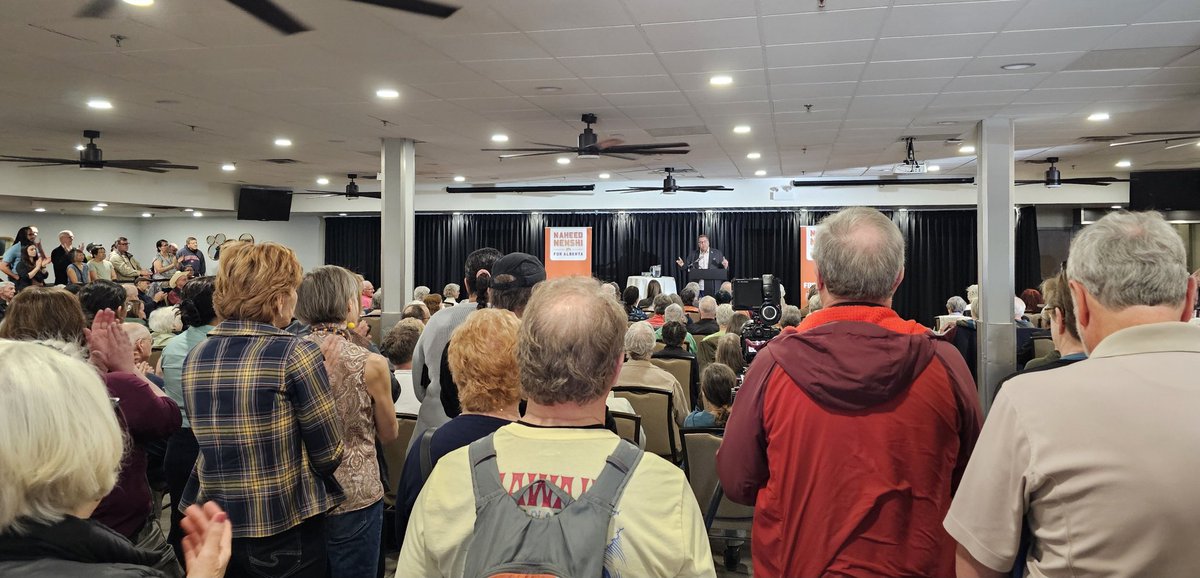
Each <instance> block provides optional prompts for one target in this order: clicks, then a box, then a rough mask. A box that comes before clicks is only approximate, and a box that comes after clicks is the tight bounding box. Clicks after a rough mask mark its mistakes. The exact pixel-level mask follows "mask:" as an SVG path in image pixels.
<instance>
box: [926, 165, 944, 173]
mask: <svg viewBox="0 0 1200 578" xmlns="http://www.w3.org/2000/svg"><path fill="white" fill-rule="evenodd" d="M925 170H927V171H929V172H931V173H936V172H938V171H940V170H942V167H940V166H938V165H929V166H928V167H927V168H926V169H925Z"/></svg>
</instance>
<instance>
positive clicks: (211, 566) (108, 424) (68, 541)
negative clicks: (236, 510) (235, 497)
mask: <svg viewBox="0 0 1200 578" xmlns="http://www.w3.org/2000/svg"><path fill="white" fill-rule="evenodd" d="M117 331H119V329H118V330H117ZM35 375H36V376H37V379H31V376H35ZM115 404H116V400H115V399H112V398H110V397H109V393H108V392H107V391H106V390H105V386H104V384H103V383H102V382H101V380H100V378H99V377H98V376H97V375H96V371H95V369H93V368H92V367H89V366H88V365H87V364H86V363H84V362H83V361H82V360H79V359H75V358H73V357H71V356H69V355H65V354H63V353H60V352H59V351H57V350H55V349H54V348H53V347H50V346H47V345H45V344H42V343H22V342H19V341H0V439H3V440H4V443H3V444H0V576H24V577H32V578H39V577H81V578H82V577H89V578H90V577H92V576H101V575H103V576H113V577H124V576H128V577H130V578H133V577H142V576H162V574H160V573H158V572H156V571H154V570H153V569H152V568H151V566H153V565H154V563H155V562H156V555H155V553H154V552H151V551H147V550H142V549H138V548H135V547H134V545H133V544H132V543H130V542H129V540H128V539H126V538H125V537H123V536H121V535H119V534H117V533H115V532H113V531H112V530H110V529H109V528H107V527H105V526H103V525H102V524H100V523H99V522H97V521H95V520H91V519H89V517H90V516H91V514H92V511H93V510H94V509H95V508H96V506H97V505H98V504H99V503H100V500H101V499H102V498H103V497H105V496H106V495H108V494H109V493H110V492H111V491H112V490H113V488H114V486H116V484H117V480H118V472H119V471H120V470H121V466H122V464H121V461H122V458H123V457H124V455H125V438H124V434H123V433H122V431H121V426H120V424H119V423H118V420H117V414H116V413H115V412H114V411H113V406H114V405H115ZM184 525H185V526H186V527H187V528H188V530H189V532H188V533H189V536H188V538H187V539H186V542H185V543H186V544H187V545H188V546H187V552H188V556H187V558H188V572H189V576H223V575H224V573H225V564H226V563H227V561H228V560H229V550H230V544H229V537H230V535H231V533H232V529H231V527H230V524H229V520H228V519H227V518H226V517H225V514H224V513H223V512H221V509H220V508H219V507H218V506H217V505H216V504H206V505H205V507H204V508H200V507H198V506H197V507H195V508H194V509H193V510H191V511H189V512H188V518H187V519H186V520H185V524H184Z"/></svg>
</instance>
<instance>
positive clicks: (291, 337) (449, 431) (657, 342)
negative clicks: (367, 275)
mask: <svg viewBox="0 0 1200 578" xmlns="http://www.w3.org/2000/svg"><path fill="white" fill-rule="evenodd" d="M17 239H18V241H17V243H15V244H14V247H13V249H10V250H9V251H8V252H7V253H6V254H5V255H4V260H3V262H2V263H0V272H3V273H4V274H5V275H7V276H8V277H9V281H8V282H6V283H3V284H0V318H2V319H3V321H2V322H0V360H2V361H0V412H2V417H0V434H2V435H3V436H4V439H5V441H6V443H5V444H3V445H2V446H0V576H34V577H39V576H67V577H72V576H98V575H106V576H108V575H111V576H126V575H128V576H189V577H200V576H222V575H228V576H281V577H282V576H299V577H305V576H335V577H342V576H347V577H374V576H381V575H382V574H383V572H384V557H385V555H386V554H387V553H388V551H389V550H395V549H396V547H398V549H399V553H398V560H397V561H396V571H395V575H396V576H397V577H409V576H455V577H457V576H464V575H470V576H477V575H495V574H498V573H503V572H518V573H524V574H554V575H562V576H568V575H569V576H576V575H609V576H715V569H714V560H713V554H712V546H711V544H710V542H709V536H708V531H707V529H706V524H705V520H704V516H703V515H702V514H701V512H702V508H701V504H704V505H706V506H707V504H708V502H709V500H710V499H711V498H712V496H697V495H695V494H694V493H693V489H692V486H691V485H690V484H689V481H688V479H687V476H686V475H685V473H684V469H683V468H681V464H680V463H679V461H680V460H679V459H678V458H677V457H676V456H675V455H673V453H665V454H664V453H663V452H658V453H655V452H653V451H650V450H649V449H643V446H645V444H646V441H645V439H644V436H638V435H634V436H632V438H631V437H630V436H629V435H627V433H619V432H622V430H621V429H620V428H619V427H618V425H617V421H616V419H615V415H617V414H620V415H625V414H627V413H628V412H630V411H632V406H630V405H629V401H628V399H629V398H628V397H626V396H625V395H624V394H625V392H627V391H639V392H642V391H651V392H660V393H661V394H662V395H664V396H666V397H667V398H669V399H670V403H669V407H668V408H667V410H666V416H667V417H666V418H665V419H666V422H663V423H656V422H652V421H651V420H652V419H655V417H654V416H650V415H642V416H641V418H642V420H643V421H642V424H643V427H644V428H645V429H646V431H647V432H650V431H658V430H656V429H655V428H657V427H660V426H662V427H665V429H664V430H662V431H665V432H669V435H673V436H677V437H676V439H675V441H676V444H675V445H678V442H679V441H680V440H679V437H680V434H681V431H682V432H686V431H688V430H689V428H704V431H714V430H713V429H712V428H716V430H715V431H721V432H723V441H722V443H721V446H720V449H719V450H718V451H717V453H716V456H715V459H716V466H715V472H709V474H711V475H715V476H717V477H719V479H720V481H721V488H722V491H723V492H724V494H725V496H726V497H727V498H728V499H730V500H732V501H735V502H738V503H742V504H746V505H750V506H753V508H754V519H753V529H752V531H751V534H750V540H751V542H752V548H751V551H752V564H753V572H754V574H755V575H758V576H824V575H838V576H953V575H958V576H987V577H996V576H1005V575H1009V574H1011V573H1013V572H1014V571H1015V572H1017V573H1018V574H1020V573H1021V572H1028V573H1029V574H1030V575H1036V576H1079V575H1147V576H1187V575H1191V574H1194V573H1195V571H1196V569H1197V568H1200V554H1198V553H1197V552H1196V549H1195V548H1194V546H1193V545H1194V544H1195V542H1196V540H1197V539H1200V530H1198V529H1197V527H1196V524H1195V523H1194V520H1195V519H1197V518H1198V517H1200V494H1198V493H1197V492H1195V490H1193V489H1190V488H1192V487H1193V485H1194V484H1193V483H1192V481H1191V480H1192V478H1193V476H1192V474H1200V460H1197V459H1195V458H1192V457H1190V456H1192V455H1194V453H1195V452H1193V451H1192V448H1193V446H1194V444H1195V442H1196V441H1197V439H1198V437H1200V432H1198V431H1197V430H1196V428H1195V427H1194V426H1193V422H1194V421H1195V420H1194V419H1193V418H1192V417H1191V415H1190V412H1189V410H1190V409H1191V408H1194V407H1196V404H1197V403H1198V402H1200V391H1197V390H1196V388H1195V387H1192V386H1191V383H1192V382H1191V381H1190V379H1189V378H1188V377H1187V375H1189V370H1190V368H1191V367H1192V366H1193V365H1194V364H1195V362H1196V361H1197V360H1200V357H1198V356H1197V354H1200V327H1197V326H1195V325H1193V324H1190V323H1188V321H1189V320H1190V319H1191V318H1192V313H1193V311H1194V308H1195V306H1196V300H1197V277H1196V276H1193V275H1189V274H1188V272H1187V267H1186V263H1187V255H1186V249H1185V247H1184V245H1183V243H1182V241H1181V240H1180V238H1179V236H1178V235H1177V234H1176V233H1175V232H1174V231H1173V230H1172V229H1171V227H1170V226H1169V225H1168V224H1167V223H1166V222H1165V221H1164V220H1163V219H1162V217H1161V216H1159V215H1157V214H1155V213H1129V212H1116V213H1113V214H1110V215H1108V216H1106V217H1104V218H1103V219H1101V220H1099V221H1098V222H1096V223H1095V224H1092V225H1090V226H1088V227H1086V228H1084V229H1083V230H1082V231H1081V232H1079V233H1078V234H1077V235H1076V237H1075V239H1074V241H1073V242H1072V245H1071V250H1070V251H1071V252H1070V258H1069V260H1068V264H1067V265H1066V266H1065V267H1064V269H1063V270H1062V271H1061V272H1060V273H1059V274H1058V275H1056V276H1054V277H1052V278H1050V279H1047V280H1046V281H1045V283H1044V284H1043V285H1042V286H1041V287H1040V289H1039V290H1030V291H1025V292H1023V293H1022V295H1021V297H1020V298H1017V299H1015V301H1014V313H1015V315H1014V317H1013V319H1011V320H1005V321H1006V322H1011V323H1012V324H1013V325H1021V323H1020V322H1021V321H1024V322H1026V323H1031V324H1039V321H1038V320H1039V319H1044V322H1045V325H1047V326H1048V333H1049V338H1050V339H1051V340H1052V342H1053V345H1054V350H1055V352H1054V354H1053V356H1046V357H1045V358H1039V359H1036V360H1034V361H1035V362H1037V363H1034V362H1030V364H1027V365H1025V366H1024V367H1023V368H1021V372H1019V373H1016V374H1014V375H1012V376H1010V377H1009V378H1007V379H1005V380H1004V382H1003V383H1002V386H1003V387H1002V388H1001V389H1000V392H999V395H998V396H997V397H996V398H995V401H994V404H993V405H992V408H991V411H990V413H989V414H988V415H987V416H986V419H985V416H984V414H983V411H982V404H981V401H980V396H979V389H978V388H977V384H976V379H975V377H974V376H973V375H972V372H971V371H970V369H969V368H968V365H967V363H966V360H965V359H964V357H963V354H962V353H961V352H960V351H959V349H956V348H955V347H954V346H953V345H952V344H951V343H950V341H949V340H948V337H947V334H945V333H941V332H937V331H933V330H931V329H930V328H928V327H926V326H924V325H922V324H921V323H918V322H917V321H913V320H906V319H903V318H901V317H900V316H899V315H898V314H897V313H896V312H895V311H894V310H893V309H892V307H891V301H892V296H893V294H894V293H895V291H896V289H897V287H899V285H900V284H901V283H902V282H903V280H904V274H905V267H906V263H905V262H904V253H905V247H904V239H903V237H902V235H901V233H900V231H899V229H898V228H897V227H896V225H895V224H894V223H893V222H892V221H891V220H890V219H888V218H886V217H885V216H883V215H882V214H881V213H880V212H878V211H876V210H874V209H868V208H849V209H845V210H842V211H840V212H838V213H835V214H833V215H831V216H829V217H827V218H826V219H825V220H824V221H822V223H821V227H820V228H819V229H818V231H817V233H816V238H815V240H814V247H813V259H814V261H815V262H816V265H817V272H818V280H817V283H816V284H815V285H814V286H813V288H812V289H810V290H809V292H808V293H807V294H805V295H804V296H803V299H801V305H802V307H796V306H788V305H785V306H783V307H782V310H781V315H780V318H779V320H778V323H777V330H778V336H776V337H774V338H772V339H770V341H769V342H768V343H767V344H766V345H765V346H761V347H758V348H757V351H756V355H754V356H753V357H752V359H751V360H750V361H747V360H748V359H749V356H748V355H747V349H746V343H747V341H748V339H746V338H744V335H743V334H744V332H746V333H745V335H751V333H749V331H750V330H749V329H747V327H748V326H755V327H758V326H761V325H762V324H763V322H762V320H761V319H759V318H757V316H756V312H754V311H738V310H736V309H735V308H734V307H733V305H732V303H731V301H732V299H731V295H730V292H729V289H728V288H727V287H721V288H719V289H718V290H716V291H715V292H714V294H712V295H703V293H704V291H703V290H702V288H701V287H700V286H698V285H688V286H685V287H684V288H683V289H682V290H681V291H680V292H679V293H678V294H667V293H664V292H663V291H662V287H661V286H660V285H659V284H658V283H657V282H651V283H650V284H649V286H648V287H647V288H646V291H645V295H643V294H642V291H641V290H639V289H638V288H637V287H627V288H625V289H623V290H622V289H621V288H620V287H619V286H613V285H612V284H602V283H600V282H599V281H597V280H594V279H589V278H584V277H566V278H557V279H547V275H546V270H545V268H544V266H543V265H542V263H541V261H540V260H538V258H537V257H535V256H533V255H528V254H524V253H508V254H503V253H501V252H500V251H498V250H496V249H492V248H481V249H479V250H476V251H474V252H472V253H471V254H470V255H469V256H468V257H467V259H466V262H465V263H464V264H463V277H462V280H461V283H451V284H447V285H445V286H444V287H443V290H442V292H441V293H435V292H431V291H430V290H429V288H427V287H418V288H417V289H416V291H414V293H413V295H412V300H411V301H410V302H407V303H404V304H399V303H397V304H394V305H390V306H389V307H388V308H387V309H386V311H388V312H391V311H395V312H397V313H399V315H396V316H394V317H397V318H398V321H395V322H394V323H393V324H392V325H391V326H390V327H387V328H380V329H379V331H380V334H379V335H371V334H370V331H371V330H372V329H371V328H372V326H373V325H374V326H376V327H378V322H380V321H382V320H384V319H387V320H389V321H393V316H389V315H383V316H379V315H380V313H382V312H383V311H384V308H383V302H382V299H383V290H377V289H376V288H375V287H374V286H373V285H372V284H371V283H370V282H369V281H367V280H364V279H363V278H362V277H361V276H358V275H356V274H355V273H353V272H351V271H349V270H347V269H345V268H342V267H338V266H333V265H327V266H322V267H317V268H314V269H312V270H309V271H307V272H306V271H304V270H303V268H302V267H301V265H300V262H299V260H298V259H297V258H296V255H295V254H294V253H293V252H292V251H291V250H290V249H288V248H287V247H284V246H282V245H278V244H275V243H269V242H267V243H257V244H255V243H249V242H241V241H237V242H231V243H229V244H227V245H226V246H224V247H223V248H222V254H221V261H220V267H219V268H218V270H217V272H216V274H215V275H208V274H206V273H208V271H207V270H206V266H205V265H206V264H205V259H204V255H203V253H202V252H199V251H197V249H196V246H195V239H190V238H189V239H188V240H187V241H186V242H185V243H184V247H183V248H179V247H177V246H175V245H174V244H172V243H170V242H167V241H165V240H163V241H159V243H158V244H157V245H156V254H155V256H154V258H153V260H152V261H151V262H150V267H149V268H143V267H142V266H141V264H140V262H139V261H138V260H137V259H135V258H134V257H133V255H131V254H130V250H129V244H128V240H126V239H124V238H121V239H117V240H116V242H114V243H113V244H112V245H111V246H110V247H109V248H107V249H106V248H105V247H96V246H90V247H87V248H86V249H85V248H84V247H82V246H75V245H74V235H73V234H72V233H71V231H62V232H61V234H60V235H59V246H58V247H56V248H55V249H54V250H53V251H51V252H50V253H49V254H45V252H44V251H43V248H42V246H41V243H40V241H39V238H38V230H37V228H36V227H23V228H22V229H21V231H19V232H18V235H17ZM85 251H86V252H85ZM89 254H90V256H91V260H88V259H87V255H89ZM50 274H53V279H52V280H51V278H50ZM389 294H391V295H393V297H391V298H393V299H396V298H399V297H401V296H399V295H397V294H395V293H393V292H392V291H389ZM946 306H947V312H948V314H949V315H951V316H961V317H963V318H964V323H965V320H967V319H969V320H972V321H973V320H977V319H979V317H980V313H981V310H982V308H981V306H980V301H979V293H978V288H977V287H975V286H972V287H970V288H968V290H967V299H963V298H960V297H954V298H951V299H950V300H949V301H948V302H947V304H946ZM964 314H965V315H964ZM1026 316H1028V317H1030V318H1033V321H1030V319H1026ZM670 368H680V371H681V372H682V373H683V374H686V375H684V376H683V377H680V375H681V374H680V373H676V372H675V371H674V370H670ZM615 394H620V395H615ZM397 414H411V415H413V416H415V425H414V429H413V433H412V434H411V436H410V437H408V438H407V439H400V435H401V434H400V431H401V430H400V427H399V424H398V421H397ZM660 417H661V416H660ZM405 435H408V434H407V433H406V434H405ZM639 437H640V438H641V439H639ZM397 445H398V447H400V448H402V450H403V451H402V452H401V454H402V455H403V460H402V461H403V464H394V463H392V464H389V463H387V462H388V460H389V459H390V458H386V455H387V454H386V452H385V451H384V448H385V447H392V446H397ZM647 447H648V446H647ZM672 447H674V445H673V446H672ZM389 466H393V467H389ZM389 470H395V471H397V472H400V476H399V479H391V478H389V474H388V472H389ZM689 475H697V472H695V471H691V470H689ZM389 488H390V489H389ZM389 492H391V493H394V499H393V498H392V497H390V496H389ZM163 504H166V506H165V508H166V509H167V510H169V519H170V522H169V525H168V527H163V525H162V524H161V522H160V520H161V519H162V517H163V516H162V515H161V509H162V508H161V507H162V506H163ZM1114 504H1116V505H1121V507H1118V508H1114ZM393 536H394V537H395V542H394V543H393V544H389V543H388V542H389V538H390V537H393Z"/></svg>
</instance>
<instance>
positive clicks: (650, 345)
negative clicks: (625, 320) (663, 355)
mask: <svg viewBox="0 0 1200 578" xmlns="http://www.w3.org/2000/svg"><path fill="white" fill-rule="evenodd" d="M654 341H655V340H654V328H653V327H651V326H650V324H649V323H646V322H645V321H639V322H637V323H634V324H633V325H630V326H629V329H627V330H625V344H624V345H625V353H627V354H629V358H630V359H641V360H647V359H650V356H651V355H652V354H653V353H654Z"/></svg>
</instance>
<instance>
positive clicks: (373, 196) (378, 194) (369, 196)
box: [358, 191, 383, 199]
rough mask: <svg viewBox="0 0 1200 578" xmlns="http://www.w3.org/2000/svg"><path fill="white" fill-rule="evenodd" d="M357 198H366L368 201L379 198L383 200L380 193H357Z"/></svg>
mask: <svg viewBox="0 0 1200 578" xmlns="http://www.w3.org/2000/svg"><path fill="white" fill-rule="evenodd" d="M358 196H360V197H367V198H369V199H380V198H383V192H382V191H359V192H358Z"/></svg>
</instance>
